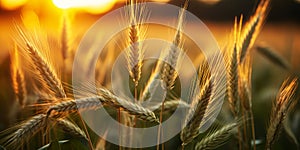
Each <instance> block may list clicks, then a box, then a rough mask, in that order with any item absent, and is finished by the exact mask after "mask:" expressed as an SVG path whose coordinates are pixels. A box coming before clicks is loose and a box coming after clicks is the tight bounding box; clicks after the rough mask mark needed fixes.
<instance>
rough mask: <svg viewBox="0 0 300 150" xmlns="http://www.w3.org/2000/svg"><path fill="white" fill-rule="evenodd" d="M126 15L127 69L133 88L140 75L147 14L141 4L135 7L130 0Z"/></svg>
mask: <svg viewBox="0 0 300 150" xmlns="http://www.w3.org/2000/svg"><path fill="white" fill-rule="evenodd" d="M129 4H130V5H129V6H128V12H127V15H128V16H129V18H130V20H129V31H128V39H129V40H128V45H129V46H130V47H129V49H128V50H127V51H126V54H127V69H128V72H129V75H130V77H131V78H132V80H133V82H134V84H135V86H137V85H138V83H139V80H140V78H141V74H142V66H143V58H144V45H143V43H142V42H143V40H144V39H145V33H146V29H145V28H142V26H143V24H144V22H145V20H147V19H148V15H149V12H148V11H147V9H146V7H145V6H144V5H142V4H140V5H137V2H136V1H134V0H130V3H129Z"/></svg>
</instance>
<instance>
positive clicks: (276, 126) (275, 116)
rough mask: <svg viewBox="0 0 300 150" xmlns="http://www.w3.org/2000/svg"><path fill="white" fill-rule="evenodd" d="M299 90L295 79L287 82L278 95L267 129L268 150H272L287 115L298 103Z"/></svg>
mask: <svg viewBox="0 0 300 150" xmlns="http://www.w3.org/2000/svg"><path fill="white" fill-rule="evenodd" d="M297 88H298V79H297V78H294V79H292V80H291V81H290V82H289V79H288V80H286V81H285V82H284V83H283V84H282V86H281V88H280V92H279V93H278V95H277V98H276V101H275V102H274V104H273V107H272V112H271V115H270V122H269V127H268V129H267V137H266V149H268V150H269V149H271V147H272V145H273V144H274V143H275V141H276V140H277V138H278V137H279V134H280V131H281V128H282V125H283V121H284V119H285V118H286V115H287V113H288V112H289V111H290V110H291V109H292V106H293V105H292V104H293V103H296V101H294V100H295V99H294V98H295V97H294V96H295V92H296V90H297Z"/></svg>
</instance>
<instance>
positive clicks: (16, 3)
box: [0, 0, 27, 10]
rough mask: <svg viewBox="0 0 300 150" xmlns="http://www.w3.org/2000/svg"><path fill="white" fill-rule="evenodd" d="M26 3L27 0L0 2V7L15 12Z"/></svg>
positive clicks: (4, 0)
mask: <svg viewBox="0 0 300 150" xmlns="http://www.w3.org/2000/svg"><path fill="white" fill-rule="evenodd" d="M26 2H27V0H1V1H0V6H1V7H2V8H4V9H6V10H15V9H17V8H18V7H20V6H22V5H24V4H25V3H26Z"/></svg>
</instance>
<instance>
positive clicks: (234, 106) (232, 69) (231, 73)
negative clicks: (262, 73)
mask: <svg viewBox="0 0 300 150" xmlns="http://www.w3.org/2000/svg"><path fill="white" fill-rule="evenodd" d="M233 30H234V31H233V36H234V40H233V41H234V43H233V47H232V50H231V51H230V52H229V55H230V57H229V60H228V61H229V62H228V68H227V70H228V81H227V96H228V101H229V106H230V109H231V111H232V113H233V115H234V116H235V117H237V116H238V113H239V105H240V104H239V100H238V91H237V90H238V79H239V76H238V59H237V56H238V55H237V54H238V52H237V50H238V47H237V41H238V37H237V36H238V31H237V19H235V24H234V29H233Z"/></svg>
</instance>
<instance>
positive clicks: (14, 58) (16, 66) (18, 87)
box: [10, 44, 27, 107]
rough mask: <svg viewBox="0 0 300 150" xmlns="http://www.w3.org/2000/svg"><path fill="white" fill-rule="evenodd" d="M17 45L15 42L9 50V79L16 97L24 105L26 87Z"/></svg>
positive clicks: (25, 101)
mask: <svg viewBox="0 0 300 150" xmlns="http://www.w3.org/2000/svg"><path fill="white" fill-rule="evenodd" d="M19 57H20V56H19V52H18V47H17V45H16V44H15V45H14V49H12V50H11V51H10V58H11V79H12V84H13V89H14V92H15V95H16V99H17V101H18V103H19V104H20V106H21V107H24V106H25V105H26V103H27V89H26V81H25V76H24V72H23V69H22V66H21V64H20V60H19Z"/></svg>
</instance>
